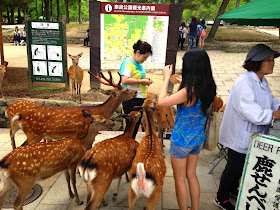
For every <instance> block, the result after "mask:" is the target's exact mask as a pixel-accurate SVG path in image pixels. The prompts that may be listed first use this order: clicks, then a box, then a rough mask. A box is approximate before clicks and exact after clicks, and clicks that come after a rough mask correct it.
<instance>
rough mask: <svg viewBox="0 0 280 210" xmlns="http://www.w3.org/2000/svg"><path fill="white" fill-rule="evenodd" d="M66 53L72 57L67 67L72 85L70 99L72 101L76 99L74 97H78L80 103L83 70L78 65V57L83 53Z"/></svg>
mask: <svg viewBox="0 0 280 210" xmlns="http://www.w3.org/2000/svg"><path fill="white" fill-rule="evenodd" d="M68 55H69V57H70V58H71V59H72V63H73V64H72V65H71V66H70V67H69V69H68V74H69V78H70V82H71V86H72V99H73V101H76V99H77V98H79V101H80V103H82V97H81V87H82V82H83V78H84V71H83V69H82V68H81V67H80V66H79V59H80V57H81V56H82V55H83V53H80V54H79V55H70V54H69V53H68Z"/></svg>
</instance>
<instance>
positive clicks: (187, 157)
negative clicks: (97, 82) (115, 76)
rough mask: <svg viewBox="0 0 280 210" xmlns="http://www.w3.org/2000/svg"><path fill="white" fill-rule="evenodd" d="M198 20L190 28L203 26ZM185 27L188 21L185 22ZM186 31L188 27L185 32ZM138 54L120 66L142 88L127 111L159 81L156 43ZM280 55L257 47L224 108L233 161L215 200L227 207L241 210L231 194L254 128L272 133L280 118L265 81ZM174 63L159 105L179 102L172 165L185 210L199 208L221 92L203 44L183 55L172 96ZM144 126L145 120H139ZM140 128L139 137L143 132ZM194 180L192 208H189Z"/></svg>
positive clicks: (137, 47)
mask: <svg viewBox="0 0 280 210" xmlns="http://www.w3.org/2000/svg"><path fill="white" fill-rule="evenodd" d="M195 20H196V18H193V21H192V23H191V24H190V26H189V28H192V29H189V31H191V30H192V31H193V30H194V28H195V27H197V25H198V24H195ZM182 27H184V25H182ZM184 31H185V30H184ZM194 37H195V36H194V34H192V33H189V37H188V40H189V43H191V44H189V49H191V46H196V40H195V38H194ZM133 50H134V53H133V55H132V56H131V57H128V58H126V59H125V60H124V61H123V63H122V65H121V68H120V73H121V75H122V83H123V85H124V86H127V87H128V88H130V89H134V90H137V92H138V93H137V96H136V98H134V99H131V100H129V101H126V102H124V103H123V109H124V112H125V113H129V112H130V111H132V107H133V106H135V105H138V106H141V105H142V104H143V102H144V100H145V98H146V97H147V87H148V86H149V85H152V84H153V81H152V80H151V79H150V78H147V77H146V72H145V70H144V68H143V66H142V63H144V62H145V61H146V60H147V58H148V57H149V56H150V55H152V48H151V45H150V44H148V43H147V42H143V41H141V40H138V41H137V43H135V44H134V45H133ZM279 56H280V53H278V52H276V51H274V50H272V49H271V48H270V47H268V46H266V45H264V44H258V45H256V46H254V47H253V48H252V49H251V50H250V51H249V52H248V55H247V57H246V59H245V62H244V64H243V67H244V68H245V69H246V70H247V72H245V73H244V74H242V75H241V76H240V77H239V78H238V79H237V80H236V81H235V83H234V85H233V87H232V90H231V91H230V95H229V99H228V102H227V105H226V108H225V111H224V117H223V120H222V123H221V128H220V138H219V142H220V143H221V144H222V145H224V146H225V147H227V148H228V162H227V165H226V167H225V169H224V172H223V173H222V176H221V181H220V185H219V190H218V192H217V197H215V198H214V200H213V202H214V204H215V205H217V206H218V207H220V208H221V209H224V210H232V209H235V207H234V205H233V204H231V203H230V202H229V197H230V196H236V195H237V194H238V186H239V180H240V178H241V175H242V170H243V165H244V162H245V157H246V153H247V150H248V145H249V139H250V135H251V133H252V132H259V133H264V134H267V132H268V128H269V126H270V123H271V120H272V119H280V110H278V108H279V106H280V102H279V100H278V99H276V98H275V97H274V96H273V94H272V92H271V90H270V88H269V86H268V83H267V80H266V79H265V75H269V74H272V73H273V68H274V59H275V58H277V57H279ZM172 70H173V66H172V65H167V66H166V67H165V68H164V82H163V86H162V87H161V90H160V93H159V96H158V105H160V106H173V105H176V106H177V113H176V120H175V125H174V129H173V132H172V135H171V138H170V140H171V141H170V150H169V153H170V155H171V165H172V169H173V176H174V180H175V191H176V197H177V203H178V206H179V209H180V210H197V209H198V207H199V198H200V185H199V180H198V178H197V174H196V167H197V162H198V156H199V153H200V151H201V149H202V147H203V143H204V140H205V132H204V125H205V122H206V119H207V115H208V111H209V108H210V106H211V104H212V103H213V101H214V97H215V96H216V84H215V81H214V78H213V74H212V70H211V64H210V59H209V57H208V54H207V52H206V51H205V50H204V49H202V48H195V47H194V49H191V50H188V51H187V52H186V53H185V55H184V56H183V65H182V77H181V78H178V79H177V80H178V82H180V86H179V88H178V91H177V92H176V93H174V94H171V95H169V94H168V93H167V89H168V84H169V81H170V77H171V75H172ZM139 124H140V122H139ZM139 124H138V126H139ZM138 126H136V127H135V131H134V134H133V137H134V138H135V136H136V134H137V130H138ZM186 179H187V181H188V186H189V191H190V199H191V207H188V205H187V204H188V188H187V185H186Z"/></svg>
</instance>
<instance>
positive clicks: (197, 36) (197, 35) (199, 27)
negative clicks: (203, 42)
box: [196, 25, 202, 38]
mask: <svg viewBox="0 0 280 210" xmlns="http://www.w3.org/2000/svg"><path fill="white" fill-rule="evenodd" d="M201 29H202V26H201V25H198V26H197V27H196V38H200V37H201V31H202V30H201Z"/></svg>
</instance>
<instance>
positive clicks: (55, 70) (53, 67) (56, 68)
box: [48, 62, 63, 77]
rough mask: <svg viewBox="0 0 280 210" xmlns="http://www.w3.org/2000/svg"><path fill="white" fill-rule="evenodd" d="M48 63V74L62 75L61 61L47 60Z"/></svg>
mask: <svg viewBox="0 0 280 210" xmlns="http://www.w3.org/2000/svg"><path fill="white" fill-rule="evenodd" d="M48 65H49V75H50V76H57V77H62V76H63V72H62V63H61V62H48Z"/></svg>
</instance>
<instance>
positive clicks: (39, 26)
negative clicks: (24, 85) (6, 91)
mask: <svg viewBox="0 0 280 210" xmlns="http://www.w3.org/2000/svg"><path fill="white" fill-rule="evenodd" d="M27 24H28V34H27V38H28V47H29V49H30V50H29V52H30V53H29V55H28V56H29V59H30V64H31V68H30V69H31V79H32V82H57V83H65V76H66V75H65V69H64V68H65V67H64V65H63V64H64V62H66V61H65V59H64V56H63V55H64V47H63V46H64V43H63V27H62V22H51V21H47V22H46V21H44V22H41V21H28V22H27Z"/></svg>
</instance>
